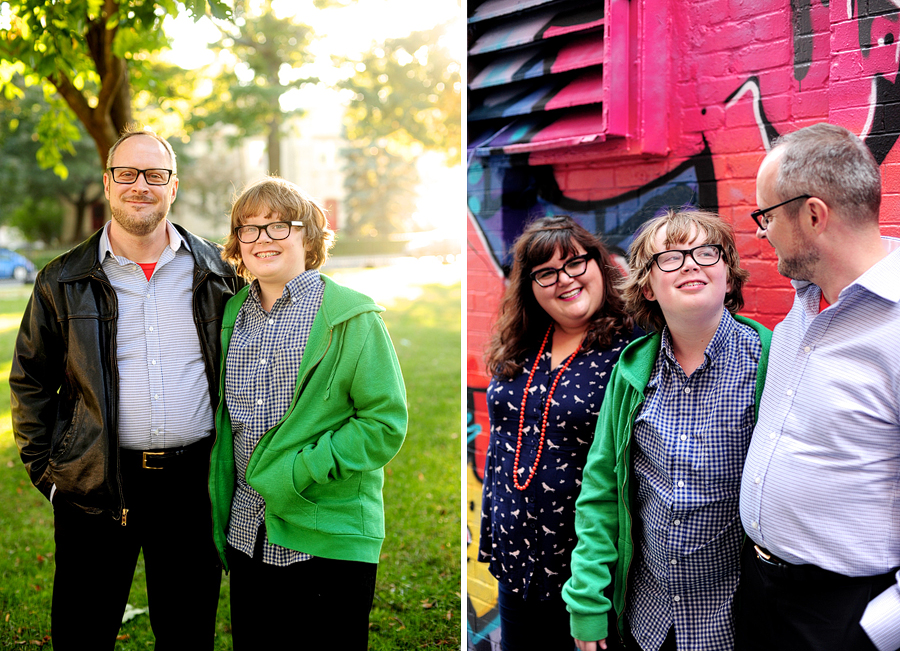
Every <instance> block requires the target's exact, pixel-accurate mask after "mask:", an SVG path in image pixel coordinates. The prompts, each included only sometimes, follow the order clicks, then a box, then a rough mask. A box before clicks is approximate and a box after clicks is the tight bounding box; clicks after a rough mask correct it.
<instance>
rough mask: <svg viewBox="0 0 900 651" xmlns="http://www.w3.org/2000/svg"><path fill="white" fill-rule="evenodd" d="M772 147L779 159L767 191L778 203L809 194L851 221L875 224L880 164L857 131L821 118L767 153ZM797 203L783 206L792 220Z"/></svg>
mask: <svg viewBox="0 0 900 651" xmlns="http://www.w3.org/2000/svg"><path fill="white" fill-rule="evenodd" d="M776 149H777V150H779V151H780V152H781V154H780V155H781V159H780V165H779V168H778V174H777V175H776V177H775V185H774V187H773V188H772V189H773V191H774V192H775V195H776V199H777V200H778V201H787V200H788V199H790V198H791V197H796V196H799V195H803V194H808V195H810V196H813V197H817V198H819V199H821V200H822V201H824V202H825V203H826V204H827V205H828V207H829V208H831V209H832V210H834V211H835V212H837V213H838V215H839V216H841V217H843V218H845V219H847V220H848V223H850V224H855V225H858V226H871V225H872V224H873V223H874V224H877V223H878V214H879V211H880V209H881V168H880V167H879V166H878V163H877V162H876V161H875V157H874V156H873V155H872V152H871V151H870V150H869V148H868V146H867V145H866V144H865V143H864V142H863V141H862V140H860V139H859V138H858V137H857V136H856V135H854V134H853V133H851V132H850V131H848V130H847V129H845V128H844V127H839V126H836V125H834V124H828V123H827V122H821V123H819V124H814V125H812V126H809V127H805V128H803V129H800V130H799V131H794V132H793V133H789V134H787V135H785V136H782V137H781V138H779V139H778V140H777V141H776V142H775V146H774V147H773V148H772V152H774V151H775V150H776ZM770 155H771V153H770ZM802 205H803V203H802V202H795V203H792V204H788V205H786V206H785V213H786V214H787V215H788V216H789V217H790V218H791V219H793V218H796V217H797V215H798V214H799V213H800V209H801V207H802Z"/></svg>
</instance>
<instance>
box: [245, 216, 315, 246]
mask: <svg viewBox="0 0 900 651" xmlns="http://www.w3.org/2000/svg"><path fill="white" fill-rule="evenodd" d="M291 226H303V222H297V221H293V222H269V223H268V224H264V225H262V226H252V225H249V224H248V225H247V226H238V227H237V228H235V229H234V232H235V234H236V235H237V238H238V239H239V240H240V241H241V242H243V243H244V244H253V243H254V242H255V241H256V240H258V239H259V234H260V233H261V232H262V231H265V232H266V235H268V236H269V237H270V238H271V239H273V240H283V239H285V238H287V236H288V235H290V234H291Z"/></svg>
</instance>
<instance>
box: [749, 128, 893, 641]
mask: <svg viewBox="0 0 900 651" xmlns="http://www.w3.org/2000/svg"><path fill="white" fill-rule="evenodd" d="M756 201H757V204H758V206H759V210H756V211H755V212H754V213H753V214H752V216H753V219H754V220H755V221H756V223H757V227H758V230H757V233H756V234H757V237H759V238H763V239H766V240H768V241H769V243H770V244H771V245H772V246H773V247H774V248H775V253H776V254H777V256H778V271H779V272H780V273H781V274H782V275H784V276H787V277H788V278H791V279H792V285H793V287H794V289H795V292H796V295H795V298H794V305H793V307H792V308H791V310H790V312H789V313H788V315H787V317H786V318H785V320H784V321H783V322H782V323H780V324H779V325H778V326H776V328H775V331H774V335H773V337H772V348H771V352H770V353H769V368H768V374H767V378H766V386H765V391H764V393H763V396H762V400H761V404H760V410H759V420H758V422H757V425H756V429H755V430H754V434H753V439H752V441H751V444H750V449H749V452H748V455H747V460H746V463H745V465H744V472H743V476H742V481H741V495H740V510H741V520H742V522H743V525H744V529H745V530H746V532H747V534H748V536H749V537H750V539H751V540H749V541H747V543H746V544H745V545H744V553H743V556H742V574H741V587H740V591H739V596H738V608H737V640H738V645H737V648H738V649H767V651H770V650H773V649H775V650H778V649H783V650H785V651H787V650H790V651H795V650H797V649H810V650H813V649H814V650H816V651H829V650H831V649H835V650H837V649H840V650H841V651H849V650H856V649H860V650H862V649H866V650H871V649H878V650H879V651H889V650H892V649H897V648H900V587H898V579H900V575H898V568H900V251H898V250H897V248H898V247H900V241H898V240H895V239H892V238H882V237H881V235H880V233H879V225H878V217H879V209H880V204H881V174H880V169H879V167H878V164H877V163H876V162H875V159H874V158H873V157H872V154H871V152H870V151H869V150H868V148H867V147H866V145H865V144H864V143H863V142H862V141H861V140H860V139H859V138H857V137H856V136H855V135H853V134H852V133H850V132H849V131H847V130H846V129H843V128H841V127H837V126H834V125H830V124H817V125H814V126H811V127H807V128H805V129H801V130H799V131H796V132H794V133H791V134H789V135H787V136H785V137H784V138H782V139H781V140H780V141H779V142H778V143H776V146H775V147H774V148H773V149H772V150H771V151H770V152H769V154H768V155H767V156H766V157H765V160H764V161H763V163H762V165H761V167H760V169H759V174H758V176H757V182H756Z"/></svg>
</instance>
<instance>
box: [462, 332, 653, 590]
mask: <svg viewBox="0 0 900 651" xmlns="http://www.w3.org/2000/svg"><path fill="white" fill-rule="evenodd" d="M640 334H642V333H641V331H640V330H639V329H635V331H634V332H630V333H628V334H627V335H622V336H619V337H617V338H616V339H614V341H613V343H612V346H610V347H609V348H607V349H603V350H581V351H580V352H579V353H578V354H577V355H576V356H575V358H574V359H573V360H572V362H571V364H570V365H569V367H568V368H567V369H566V370H565V372H564V373H563V375H562V377H560V379H559V384H558V385H557V387H556V391H555V393H554V394H553V397H552V402H551V406H550V411H549V415H548V418H547V428H546V433H545V439H544V446H543V450H542V452H541V458H540V462H539V464H538V467H537V470H536V472H535V474H534V478H533V479H532V480H531V483H530V484H529V485H528V487H527V488H526V489H525V490H521V491H520V490H519V489H517V488H516V487H515V482H514V481H513V473H514V472H518V481H519V485H520V486H521V485H522V484H524V483H526V481H527V480H528V474H529V472H530V469H531V467H532V466H533V464H534V459H535V457H536V455H537V449H538V443H539V441H540V435H541V419H542V418H543V413H544V408H545V406H546V403H545V401H546V396H547V393H548V391H549V390H550V386H551V384H552V383H553V380H554V378H556V374H557V373H558V372H559V367H557V368H554V369H551V368H550V364H551V362H550V352H549V351H545V352H544V354H543V355H542V357H541V360H540V361H539V363H538V366H537V370H536V371H535V374H534V377H533V378H532V380H531V385H530V387H529V395H528V399H527V401H526V404H525V420H524V423H523V425H522V431H523V435H522V446H521V450H520V458H519V467H518V469H514V467H513V466H514V465H515V464H514V460H515V455H516V444H517V440H518V431H519V418H520V409H521V407H522V395H523V392H524V391H525V386H526V384H527V382H528V375H529V373H530V372H531V369H532V366H533V365H534V357H535V355H536V354H537V350H536V349H535V350H533V351H531V352H530V353H529V354H528V355H527V356H526V357H525V359H524V360H523V366H522V371H521V372H520V373H519V374H518V375H516V376H515V377H514V378H512V379H506V378H502V377H497V376H495V377H494V378H493V379H492V380H491V382H490V384H489V385H488V389H487V405H488V415H489V418H490V424H491V431H490V443H489V446H488V452H487V458H486V461H485V470H484V492H483V497H482V507H481V538H480V544H479V551H478V560H480V561H482V562H488V563H490V566H489V568H490V572H491V574H492V575H493V576H494V577H495V578H496V579H497V580H498V581H500V582H501V583H502V584H503V585H505V586H506V587H507V588H508V589H509V590H510V591H512V592H514V593H516V594H517V595H518V596H519V597H521V598H523V599H525V598H528V597H529V596H532V594H533V591H535V590H536V591H538V598H539V599H540V600H547V599H552V598H555V597H558V596H559V595H560V594H561V592H562V586H563V583H565V582H566V580H567V579H568V578H569V576H571V568H570V563H569V560H570V557H571V555H572V550H573V549H574V548H575V542H576V538H575V500H576V499H577V498H578V493H579V491H580V490H581V475H582V469H583V468H584V463H585V460H586V459H587V454H588V450H590V447H591V442H592V441H593V440H594V427H595V425H596V423H597V414H598V413H599V412H600V404H601V402H602V400H603V395H604V393H605V391H606V385H607V382H608V381H609V377H610V375H611V373H612V368H613V365H614V364H615V363H616V361H617V360H618V359H619V355H620V354H621V353H622V350H623V349H624V348H625V346H627V345H628V343H630V342H631V340H632V339H634V338H636V337H637V336H639V335H640ZM559 366H562V362H561V363H560V365H559ZM532 598H533V597H532Z"/></svg>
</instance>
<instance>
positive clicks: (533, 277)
mask: <svg viewBox="0 0 900 651" xmlns="http://www.w3.org/2000/svg"><path fill="white" fill-rule="evenodd" d="M593 259H594V256H593V255H592V254H590V253H582V254H581V255H576V256H573V257H571V258H569V259H568V260H566V262H565V264H563V266H561V267H559V268H556V267H541V268H540V269H538V270H537V271H532V272H531V273H530V274H528V277H529V278H531V280H532V281H534V282H536V283H537V284H538V285H539V286H541V287H553V286H554V285H555V284H556V283H558V282H559V272H560V271H562V272H563V273H565V274H566V275H567V276H568V277H569V278H578V277H579V276H583V275H584V274H586V273H587V263H588V262H590V261H591V260H593ZM574 260H584V261H585V265H584V271H582V272H581V273H580V274H575V275H574V276H573V275H572V274H570V273H569V272H568V271H566V266H568V265H570V264H572V262H573V261H574ZM545 271H555V272H556V280H554V281H553V282H552V283H550V284H549V285H541V283H540V281H539V280H538V279H537V277H536V276H537V274H539V273H544V272H545Z"/></svg>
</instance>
